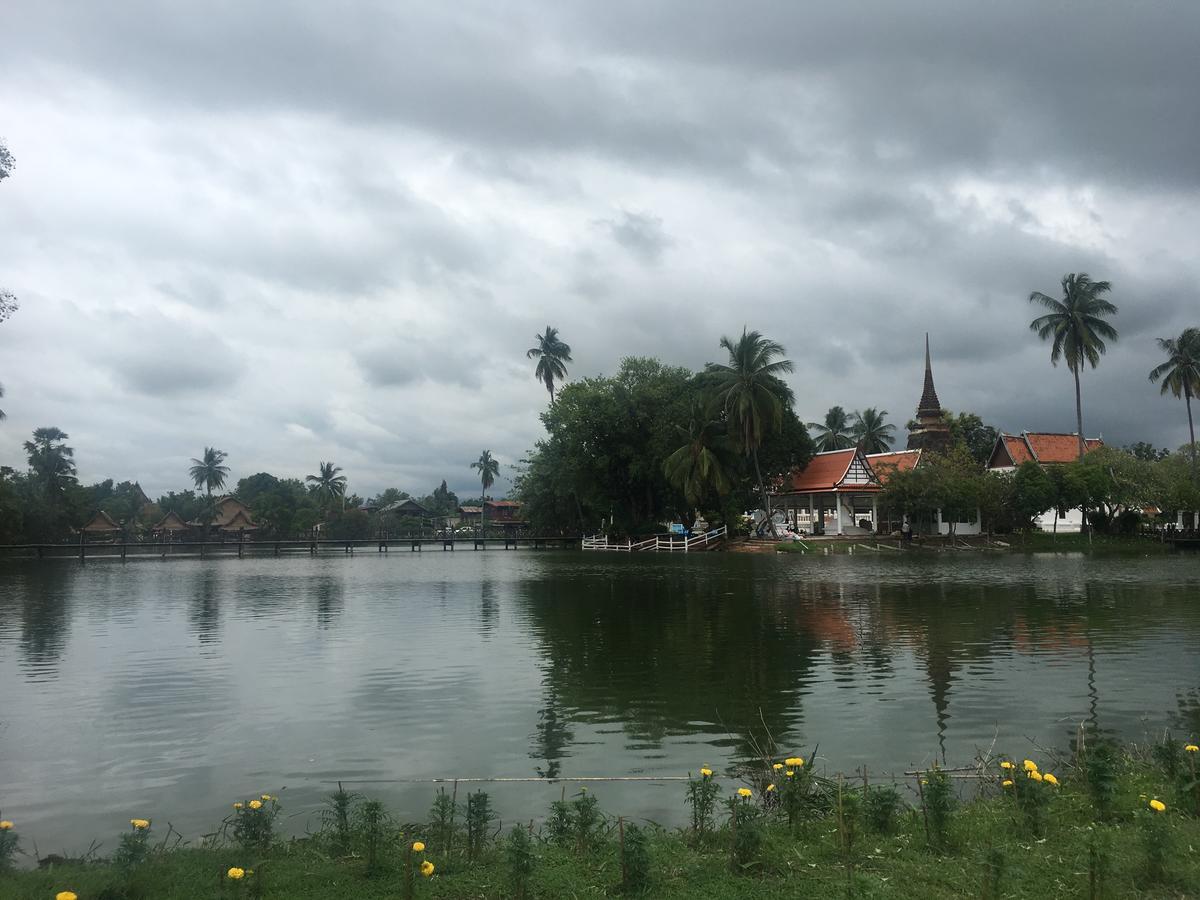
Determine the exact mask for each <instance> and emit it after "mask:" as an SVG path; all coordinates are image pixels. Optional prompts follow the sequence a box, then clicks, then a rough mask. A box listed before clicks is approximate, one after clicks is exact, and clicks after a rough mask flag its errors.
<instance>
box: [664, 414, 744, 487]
mask: <svg viewBox="0 0 1200 900" xmlns="http://www.w3.org/2000/svg"><path fill="white" fill-rule="evenodd" d="M675 429H676V430H677V431H678V432H679V434H680V436H681V437H682V438H683V439H684V443H683V444H682V445H681V446H680V447H679V449H678V450H676V451H675V452H674V453H672V454H671V455H670V456H668V457H667V458H666V459H665V460H663V474H664V475H666V477H667V481H668V482H670V484H672V485H674V486H675V487H677V488H678V489H679V490H681V491H683V496H684V498H685V499H686V500H687V502H688V503H690V504H691V505H692V506H693V507H696V506H699V504H700V501H701V500H703V499H704V495H705V494H706V493H707V492H708V490H709V489H712V490H715V491H716V492H717V493H718V494H727V493H729V490H730V488H731V487H732V484H731V482H730V480H729V476H728V475H727V474H726V471H725V469H726V462H725V461H726V460H727V459H728V457H729V456H730V454H731V453H732V451H733V444H732V443H730V440H729V438H728V437H727V436H726V434H725V429H724V427H723V426H722V424H721V423H720V422H713V421H708V420H706V418H705V416H704V411H703V409H700V408H696V409H693V411H692V418H691V421H690V422H689V423H688V427H687V428H684V427H683V426H682V425H676V426H675Z"/></svg>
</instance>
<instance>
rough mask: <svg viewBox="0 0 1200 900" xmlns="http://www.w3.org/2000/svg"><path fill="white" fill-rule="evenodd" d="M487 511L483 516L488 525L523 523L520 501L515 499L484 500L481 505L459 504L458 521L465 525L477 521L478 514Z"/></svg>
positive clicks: (515, 524) (516, 524)
mask: <svg viewBox="0 0 1200 900" xmlns="http://www.w3.org/2000/svg"><path fill="white" fill-rule="evenodd" d="M485 510H486V511H487V515H486V516H485V517H484V518H485V521H486V522H487V524H489V525H509V526H518V525H524V524H525V521H524V520H523V519H522V518H521V503H520V502H518V501H516V500H485V501H483V506H460V507H459V508H458V517H459V521H460V522H462V523H463V524H465V525H470V524H474V523H477V522H478V521H479V517H480V514H482V513H483V512H484V511H485Z"/></svg>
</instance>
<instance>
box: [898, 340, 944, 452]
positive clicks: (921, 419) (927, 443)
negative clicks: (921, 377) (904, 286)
mask: <svg viewBox="0 0 1200 900" xmlns="http://www.w3.org/2000/svg"><path fill="white" fill-rule="evenodd" d="M913 425H914V427H913V430H912V431H910V432H909V433H908V449H909V450H934V451H937V452H938V453H944V452H946V451H947V450H949V449H950V447H951V445H952V444H953V440H952V439H951V437H950V426H949V425H948V424H947V423H946V416H945V412H944V411H943V410H942V403H941V401H940V400H938V395H937V390H936V389H935V388H934V386H933V367H932V366H931V365H930V363H929V332H925V386H924V388H923V389H922V391H921V400H920V402H919V403H918V404H917V418H916V421H915V422H914V423H913Z"/></svg>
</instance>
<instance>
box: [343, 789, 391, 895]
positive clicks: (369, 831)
mask: <svg viewBox="0 0 1200 900" xmlns="http://www.w3.org/2000/svg"><path fill="white" fill-rule="evenodd" d="M354 834H355V836H356V837H357V839H358V844H359V846H360V847H361V848H362V855H363V858H364V859H365V860H366V864H367V868H366V874H367V877H368V878H370V877H372V876H375V875H378V874H379V873H380V872H382V871H383V870H384V868H385V866H384V862H383V854H384V850H385V849H386V847H387V846H388V845H389V844H391V843H392V842H394V841H395V840H396V838H397V837H398V833H397V829H396V826H395V824H394V823H393V822H392V817H391V816H389V815H388V813H387V810H386V809H384V807H383V803H381V802H380V801H378V800H365V801H363V803H362V804H360V805H359V806H358V808H357V810H356V812H355V817H354Z"/></svg>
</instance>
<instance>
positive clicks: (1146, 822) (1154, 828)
mask: <svg viewBox="0 0 1200 900" xmlns="http://www.w3.org/2000/svg"><path fill="white" fill-rule="evenodd" d="M1166 809H1167V808H1166V804H1164V803H1162V802H1161V801H1159V800H1151V801H1150V802H1149V803H1148V804H1147V807H1146V809H1145V810H1143V811H1142V812H1141V813H1139V815H1140V816H1141V819H1142V836H1143V840H1144V845H1145V849H1146V863H1145V867H1146V879H1147V880H1148V881H1150V882H1151V883H1154V884H1161V883H1162V882H1165V881H1166V880H1167V860H1168V859H1169V858H1170V852H1171V851H1170V843H1171V841H1170V839H1171V832H1170V829H1169V828H1168V827H1167V814H1166Z"/></svg>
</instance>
